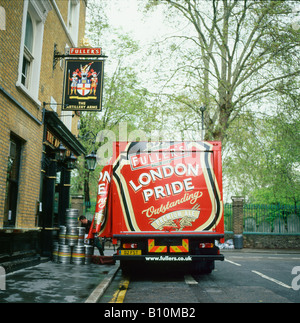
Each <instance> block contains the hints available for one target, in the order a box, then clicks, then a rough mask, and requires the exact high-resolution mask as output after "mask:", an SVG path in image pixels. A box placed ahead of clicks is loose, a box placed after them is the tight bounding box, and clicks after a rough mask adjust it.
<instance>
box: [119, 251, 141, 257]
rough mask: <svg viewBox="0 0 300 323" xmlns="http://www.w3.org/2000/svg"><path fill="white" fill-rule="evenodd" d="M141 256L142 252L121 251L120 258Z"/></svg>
mask: <svg viewBox="0 0 300 323" xmlns="http://www.w3.org/2000/svg"><path fill="white" fill-rule="evenodd" d="M141 254H142V250H121V255H122V256H138V255H141Z"/></svg>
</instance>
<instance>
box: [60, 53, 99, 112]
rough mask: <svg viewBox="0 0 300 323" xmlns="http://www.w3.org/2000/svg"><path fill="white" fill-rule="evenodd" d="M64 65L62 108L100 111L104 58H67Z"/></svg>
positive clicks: (65, 109)
mask: <svg viewBox="0 0 300 323" xmlns="http://www.w3.org/2000/svg"><path fill="white" fill-rule="evenodd" d="M89 54H91V53H90V52H89ZM65 66H66V69H65V80H64V94H63V109H62V110H64V111H67V110H72V111H73V110H79V111H101V109H102V92H103V70H104V60H97V58H95V59H69V60H66V65H65Z"/></svg>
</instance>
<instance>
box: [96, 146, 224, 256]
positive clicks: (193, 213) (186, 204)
mask: <svg viewBox="0 0 300 323" xmlns="http://www.w3.org/2000/svg"><path fill="white" fill-rule="evenodd" d="M105 189H106V191H105ZM107 189H108V190H107ZM104 193H106V194H107V198H106V195H105V194H104ZM104 195H105V197H104V198H103V196H104ZM104 206H106V207H105V212H104ZM103 212H104V213H103ZM102 213H103V215H102ZM99 214H101V216H99ZM97 215H98V219H100V218H101V221H100V220H99V221H100V222H102V224H101V230H100V235H101V236H102V237H106V238H112V239H113V242H114V243H116V240H117V239H120V240H121V241H127V240H128V241H130V242H131V243H134V241H135V240H134V239H135V238H136V239H137V240H138V241H142V240H143V238H144V239H145V241H147V245H148V247H147V250H148V251H147V253H150V254H151V252H154V251H153V250H156V251H155V252H166V253H168V254H170V253H172V252H179V253H180V252H188V253H191V252H192V251H191V248H189V247H188V246H189V243H190V242H189V239H192V240H193V241H197V243H198V242H199V243H201V242H205V241H208V240H207V239H209V241H214V240H221V242H222V241H223V238H224V214H223V191H222V160H221V143H220V142H116V143H114V155H113V158H112V160H111V162H110V165H107V166H105V167H104V168H103V170H102V172H101V174H100V179H99V190H98V201H97V206H96V218H97ZM99 221H98V222H99ZM157 238H169V240H170V239H171V240H172V238H175V239H176V238H180V239H179V240H178V239H177V240H176V241H177V245H176V243H175V245H176V248H173V247H174V243H173V245H172V242H171V243H169V245H167V246H161V248H156V249H155V248H154V247H155V246H156V242H155V239H157ZM178 241H180V243H178ZM163 247H165V248H163ZM185 247H186V248H185ZM197 248H198V247H197ZM157 250H158V251H157ZM174 250H175V251H174ZM186 250H188V251H186ZM197 250H198V249H197ZM197 253H198V252H197Z"/></svg>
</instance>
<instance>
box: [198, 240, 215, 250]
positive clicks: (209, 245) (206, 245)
mask: <svg viewBox="0 0 300 323" xmlns="http://www.w3.org/2000/svg"><path fill="white" fill-rule="evenodd" d="M213 247H214V244H213V243H210V242H209V243H208V242H207V243H203V242H202V243H199V248H200V249H204V248H213Z"/></svg>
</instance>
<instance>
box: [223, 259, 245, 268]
mask: <svg viewBox="0 0 300 323" xmlns="http://www.w3.org/2000/svg"><path fill="white" fill-rule="evenodd" d="M225 261H227V262H229V263H231V264H233V265H236V266H242V265H240V264H238V263H237V262H234V261H231V260H228V259H225Z"/></svg>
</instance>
